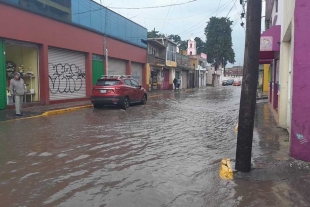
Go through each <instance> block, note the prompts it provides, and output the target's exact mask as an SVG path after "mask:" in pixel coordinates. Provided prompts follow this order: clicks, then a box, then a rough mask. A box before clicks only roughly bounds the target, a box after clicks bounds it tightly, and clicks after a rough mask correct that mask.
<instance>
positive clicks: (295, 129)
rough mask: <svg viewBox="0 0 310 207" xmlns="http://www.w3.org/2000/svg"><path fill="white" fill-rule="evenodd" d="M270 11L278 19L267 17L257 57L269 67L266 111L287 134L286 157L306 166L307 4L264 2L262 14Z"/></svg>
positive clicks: (309, 129)
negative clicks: (265, 3)
mask: <svg viewBox="0 0 310 207" xmlns="http://www.w3.org/2000/svg"><path fill="white" fill-rule="evenodd" d="M272 7H273V10H275V11H276V12H277V13H278V14H277V15H278V16H276V15H274V16H272V15H271V17H272V18H270V20H272V22H271V21H270V22H268V25H269V27H270V28H268V29H266V31H265V32H264V33H263V34H262V38H261V54H260V58H261V63H263V64H271V67H270V68H271V73H270V99H271V100H270V104H271V107H270V108H271V110H276V113H277V116H276V117H275V118H276V121H277V122H278V124H279V126H280V127H283V128H285V129H287V131H288V133H289V137H290V155H291V156H292V157H293V158H296V159H300V160H304V161H308V162H310V81H309V80H310V70H309V68H310V58H309V57H310V56H309V54H310V39H309V33H310V28H309V27H308V26H307V25H308V22H309V21H310V12H309V11H310V1H309V0H289V1H288V0H279V1H277V0H268V1H267V8H266V11H272V10H271V8H272ZM273 13H274V12H273ZM281 14H282V15H281ZM280 15H281V16H282V18H279V16H280ZM266 20H268V19H266ZM277 24H279V25H277Z"/></svg>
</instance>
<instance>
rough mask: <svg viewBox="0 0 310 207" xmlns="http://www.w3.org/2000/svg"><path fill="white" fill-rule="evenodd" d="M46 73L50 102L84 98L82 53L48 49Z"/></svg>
mask: <svg viewBox="0 0 310 207" xmlns="http://www.w3.org/2000/svg"><path fill="white" fill-rule="evenodd" d="M48 72H49V88H50V100H51V101H54V100H64V99H74V98H85V97H86V81H85V55H84V54H83V53H80V52H74V51H70V50H64V49H58V48H49V49H48Z"/></svg>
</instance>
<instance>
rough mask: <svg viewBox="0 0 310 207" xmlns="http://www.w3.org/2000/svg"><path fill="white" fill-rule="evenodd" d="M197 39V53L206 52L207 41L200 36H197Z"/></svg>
mask: <svg viewBox="0 0 310 207" xmlns="http://www.w3.org/2000/svg"><path fill="white" fill-rule="evenodd" d="M195 41H196V49H197V54H200V53H206V51H205V50H206V43H205V42H204V41H202V39H200V37H195Z"/></svg>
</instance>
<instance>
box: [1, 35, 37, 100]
mask: <svg viewBox="0 0 310 207" xmlns="http://www.w3.org/2000/svg"><path fill="white" fill-rule="evenodd" d="M5 54H6V56H5V58H6V61H5V64H6V65H5V67H6V83H7V100H8V102H7V104H8V105H11V104H13V97H12V96H11V94H10V92H9V84H10V80H11V79H12V78H13V77H14V73H15V72H19V73H20V74H21V78H23V79H24V81H25V84H26V86H25V89H26V94H25V97H24V101H25V102H38V101H39V93H38V92H39V72H38V48H36V47H35V46H33V47H31V46H29V47H28V46H24V45H22V44H18V43H17V44H14V43H12V42H10V41H7V42H6V44H5Z"/></svg>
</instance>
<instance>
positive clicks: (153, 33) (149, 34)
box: [147, 28, 165, 38]
mask: <svg viewBox="0 0 310 207" xmlns="http://www.w3.org/2000/svg"><path fill="white" fill-rule="evenodd" d="M158 37H165V35H164V34H161V33H159V31H156V30H155V28H154V29H153V30H152V31H150V32H147V38H158Z"/></svg>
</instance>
